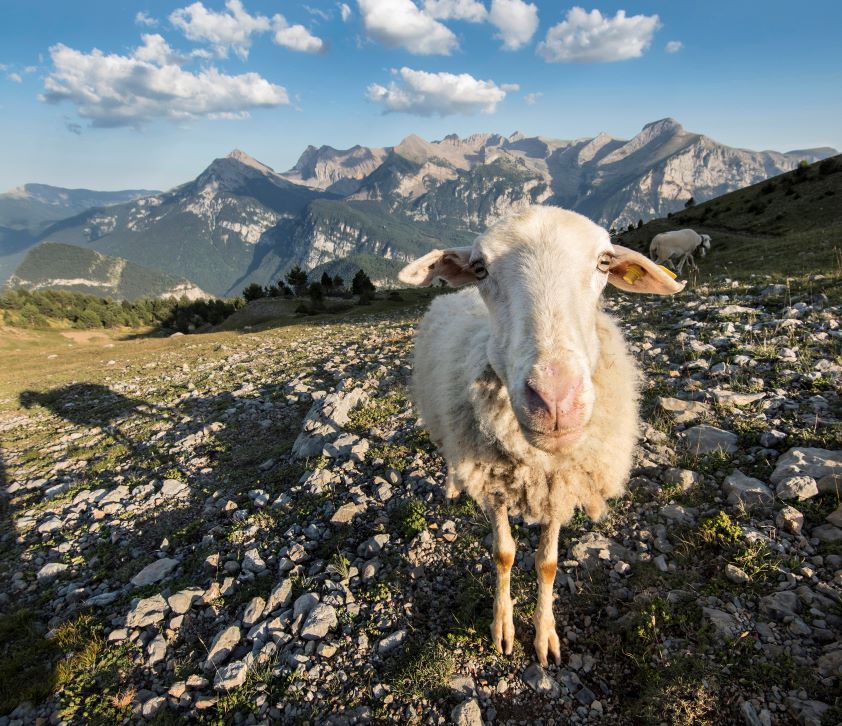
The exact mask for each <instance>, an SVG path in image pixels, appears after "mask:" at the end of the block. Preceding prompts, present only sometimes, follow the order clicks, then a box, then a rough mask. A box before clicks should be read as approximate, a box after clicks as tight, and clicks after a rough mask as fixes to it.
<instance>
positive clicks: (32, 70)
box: [23, 66, 38, 73]
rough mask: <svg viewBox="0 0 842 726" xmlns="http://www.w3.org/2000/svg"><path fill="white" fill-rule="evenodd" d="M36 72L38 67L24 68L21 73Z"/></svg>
mask: <svg viewBox="0 0 842 726" xmlns="http://www.w3.org/2000/svg"><path fill="white" fill-rule="evenodd" d="M37 70H38V66H26V68H24V69H23V72H24V73H35V71H37Z"/></svg>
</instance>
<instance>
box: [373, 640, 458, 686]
mask: <svg viewBox="0 0 842 726" xmlns="http://www.w3.org/2000/svg"><path fill="white" fill-rule="evenodd" d="M455 670H456V655H455V653H454V652H453V650H452V648H450V647H448V644H447V643H446V642H445V641H444V640H442V639H441V638H431V639H428V640H423V641H422V640H416V639H413V640H411V641H410V642H409V643H407V644H406V645H405V646H404V647H403V649H402V650H401V654H400V656H399V658H398V662H397V663H396V664H394V665H392V667H390V669H389V671H390V674H389V682H390V684H391V686H392V690H393V692H394V693H395V694H397V695H398V696H400V697H402V698H432V699H438V698H443V697H446V696H447V695H448V691H449V684H450V678H451V676H452V675H453V673H454V671H455Z"/></svg>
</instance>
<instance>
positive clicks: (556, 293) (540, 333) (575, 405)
mask: <svg viewBox="0 0 842 726" xmlns="http://www.w3.org/2000/svg"><path fill="white" fill-rule="evenodd" d="M400 277H401V280H403V281H404V282H408V283H413V284H430V283H431V282H433V281H434V280H435V279H436V278H443V279H445V280H447V281H448V282H449V283H450V284H451V285H454V286H461V285H467V284H475V285H477V289H478V291H479V293H480V295H481V296H482V299H483V301H484V302H485V305H486V307H487V308H488V313H489V324H490V326H491V333H492V334H491V336H490V337H489V344H488V351H487V352H488V358H489V362H490V363H491V366H492V368H493V369H494V371H495V372H496V374H497V375H498V376H499V377H500V379H501V380H502V381H503V383H504V384H505V386H506V389H507V390H508V393H509V398H510V400H511V403H512V408H513V411H514V414H515V416H516V417H517V420H518V422H519V424H520V427H521V429H522V431H523V434H524V436H525V437H526V439H527V440H528V441H529V443H530V444H532V445H533V446H536V447H538V448H540V449H543V450H545V451H549V452H557V451H561V450H564V449H565V448H567V447H569V446H570V445H572V444H574V443H575V442H576V441H577V439H578V438H579V437H580V436H581V434H582V432H583V430H584V428H585V426H586V425H587V423H588V421H589V420H590V417H591V413H592V411H593V405H594V397H595V393H594V385H593V381H592V378H593V374H594V370H595V368H596V364H597V361H598V359H599V352H600V351H599V339H598V336H597V330H596V316H597V312H598V310H599V306H600V296H601V294H602V291H603V289H604V288H605V285H606V284H607V283H609V282H611V283H612V284H614V285H616V286H617V287H620V288H623V289H625V290H630V291H633V292H653V293H661V294H668V293H672V292H677V291H678V290H680V289H682V287H683V285H681V284H678V283H675V282H674V281H673V280H672V279H671V277H670V276H669V275H668V273H666V272H665V271H664V270H663V268H660V267H658V266H657V265H655V264H654V263H652V262H651V261H650V260H649V259H648V258H646V257H644V256H643V255H640V254H638V253H637V252H633V251H632V250H628V249H626V248H624V247H619V246H617V245H612V244H611V242H610V240H609V237H608V233H607V232H606V231H605V230H604V229H602V228H600V227H598V226H597V225H595V224H594V223H593V222H591V221H589V220H588V219H586V218H585V217H583V216H581V215H579V214H575V213H573V212H568V211H565V210H561V209H558V208H554V207H533V208H531V209H530V210H528V211H527V212H525V213H524V214H521V215H518V216H514V217H510V218H508V219H505V220H503V221H501V222H499V223H498V224H496V225H495V226H494V227H492V228H491V229H490V230H488V232H486V233H485V234H484V235H482V236H480V237H479V238H477V240H476V241H475V242H474V244H473V246H471V247H464V248H457V249H452V250H444V251H436V252H431V253H430V254H428V255H425V256H424V257H423V258H421V259H420V260H416V261H415V262H413V263H411V264H410V265H408V266H407V267H406V268H404V270H403V271H402V272H401V275H400Z"/></svg>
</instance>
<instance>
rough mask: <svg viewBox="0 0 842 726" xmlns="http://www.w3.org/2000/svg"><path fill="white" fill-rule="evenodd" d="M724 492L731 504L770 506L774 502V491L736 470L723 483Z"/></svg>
mask: <svg viewBox="0 0 842 726" xmlns="http://www.w3.org/2000/svg"><path fill="white" fill-rule="evenodd" d="M722 491H723V492H724V493H725V495H726V496H727V497H728V503H729V504H738V503H740V502H742V503H743V504H745V505H748V506H753V505H768V504H771V503H772V501H773V500H774V496H773V494H772V490H771V489H769V487H767V486H766V485H765V484H764V483H763V482H762V481H760V480H759V479H754V478H753V477H750V476H746V475H745V474H743V472H741V471H740V470H739V469H735V470H734V471H733V472H732V473H731V474H729V475H728V476H727V477H725V481H723V482H722Z"/></svg>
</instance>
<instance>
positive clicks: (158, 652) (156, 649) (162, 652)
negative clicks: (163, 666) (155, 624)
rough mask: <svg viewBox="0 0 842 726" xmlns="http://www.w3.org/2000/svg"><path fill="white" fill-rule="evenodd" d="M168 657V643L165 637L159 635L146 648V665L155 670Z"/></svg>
mask: <svg viewBox="0 0 842 726" xmlns="http://www.w3.org/2000/svg"><path fill="white" fill-rule="evenodd" d="M166 657H167V641H166V640H164V636H163V635H161V634H160V633H158V635H156V636H155V637H154V638H153V639H152V640H151V642H150V643H149V645H147V646H146V665H148V666H149V667H150V668H154V667H155V665H157V664H158V663H161V662H163V661H164V660H165V659H166Z"/></svg>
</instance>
